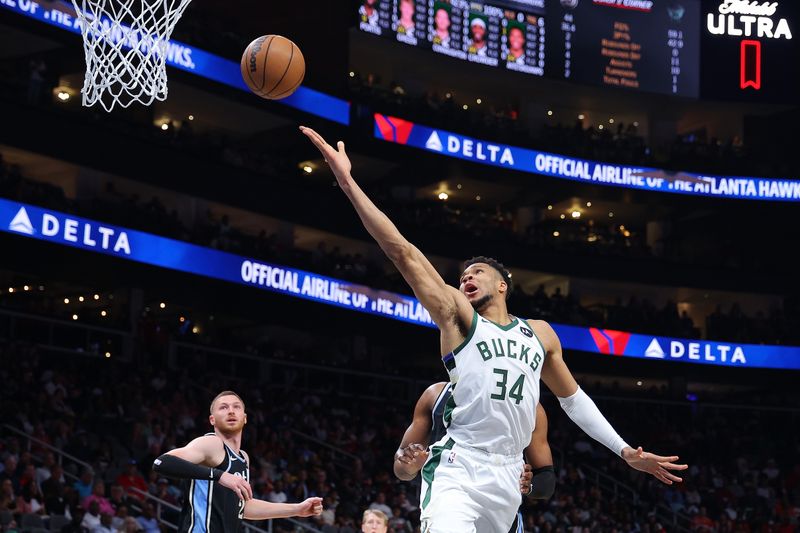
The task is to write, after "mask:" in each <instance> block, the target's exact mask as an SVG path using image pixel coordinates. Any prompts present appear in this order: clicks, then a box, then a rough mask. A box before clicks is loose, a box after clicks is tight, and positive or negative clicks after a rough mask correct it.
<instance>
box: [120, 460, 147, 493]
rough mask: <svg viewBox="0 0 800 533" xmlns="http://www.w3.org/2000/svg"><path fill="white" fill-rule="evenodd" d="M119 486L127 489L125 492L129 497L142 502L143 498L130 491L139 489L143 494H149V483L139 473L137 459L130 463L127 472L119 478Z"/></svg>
mask: <svg viewBox="0 0 800 533" xmlns="http://www.w3.org/2000/svg"><path fill="white" fill-rule="evenodd" d="M117 485H120V486H122V488H123V489H125V492H127V493H128V496H130V497H131V498H136V499H137V500H141V499H142V496H141V495H140V494H138V493H137V492H135V491H132V490H130V489H131V488H134V489H139V490H140V491H142V492H147V482H146V481H145V479H144V477H142V474H141V473H140V472H139V469H138V468H137V466H136V459H131V460H130V461H129V462H128V465H127V467H126V468H125V471H124V472H123V473H122V474H120V475H119V476H118V477H117Z"/></svg>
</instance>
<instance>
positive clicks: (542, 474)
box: [523, 404, 556, 500]
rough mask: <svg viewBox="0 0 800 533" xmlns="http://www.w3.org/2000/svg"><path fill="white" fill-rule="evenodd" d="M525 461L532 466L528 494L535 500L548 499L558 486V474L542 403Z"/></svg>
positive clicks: (537, 409)
mask: <svg viewBox="0 0 800 533" xmlns="http://www.w3.org/2000/svg"><path fill="white" fill-rule="evenodd" d="M524 455H525V461H526V462H527V463H528V464H529V465H530V466H531V469H532V472H531V474H532V477H533V479H532V480H531V487H530V490H529V491H528V492H523V493H524V494H527V495H528V496H530V497H531V498H533V499H534V500H546V499H549V498H550V497H551V496H552V495H553V491H555V488H556V474H555V470H553V453H552V452H551V451H550V443H549V442H547V414H546V413H545V412H544V407H542V404H538V405H536V427H535V428H534V430H533V433H532V434H531V442H530V444H528V447H527V448H525V451H524Z"/></svg>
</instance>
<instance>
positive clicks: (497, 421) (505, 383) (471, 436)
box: [300, 127, 687, 533]
mask: <svg viewBox="0 0 800 533" xmlns="http://www.w3.org/2000/svg"><path fill="white" fill-rule="evenodd" d="M300 129H301V131H302V132H303V133H304V134H305V135H306V136H307V137H308V138H309V139H310V140H311V142H312V143H313V144H314V145H315V146H316V147H317V148H318V149H319V151H320V152H321V153H322V155H323V157H324V158H325V160H326V161H327V162H328V164H329V165H330V167H331V170H332V171H333V173H334V175H335V176H336V180H337V182H338V184H339V187H340V188H341V190H342V192H344V193H345V195H346V196H347V198H348V199H349V200H350V202H351V203H352V205H353V207H354V208H355V210H356V212H357V213H358V216H359V217H360V218H361V221H362V223H363V224H364V227H365V228H366V230H367V231H368V232H369V234H370V235H372V237H373V238H374V239H375V241H376V242H377V243H378V245H379V246H380V247H381V249H382V250H383V251H384V253H385V254H386V255H387V256H388V257H389V259H390V260H391V261H392V262H393V263H394V264H395V266H396V267H397V269H398V270H399V271H400V273H401V274H402V276H403V278H404V279H405V280H406V282H408V284H409V285H410V286H411V288H412V290H413V291H414V294H415V295H416V297H417V298H418V299H419V301H420V302H421V303H422V305H424V306H425V308H426V309H427V310H428V312H429V313H430V315H431V318H432V319H433V321H434V322H435V323H436V325H437V326H439V330H440V349H441V354H442V360H443V362H444V364H445V368H446V369H447V372H448V374H449V376H450V382H451V383H452V384H453V394H452V397H453V408H452V410H451V412H450V423H449V426H448V428H447V434H446V435H445V436H444V437H443V438H442V439H441V440H440V441H439V442H437V443H435V444H434V445H433V446H431V454H430V457H429V458H428V460H427V462H426V464H425V466H424V467H423V485H422V494H423V495H425V494H427V493H430V497H429V498H424V497H423V501H422V502H421V508H422V514H421V521H422V531H423V532H426V533H475V532H480V533H507V532H508V530H509V527H510V526H511V524H512V522H513V521H514V516H515V515H516V511H517V508H518V507H519V504H520V501H521V495H520V491H519V476H520V472H522V469H523V466H522V450H524V449H525V447H526V446H527V445H528V443H529V442H530V438H531V433H532V432H533V429H534V424H535V415H536V405H537V404H538V403H539V380H540V378H541V380H542V381H544V382H545V384H546V385H547V386H548V387H549V388H550V390H551V391H552V392H553V393H554V394H555V395H556V396H557V397H558V399H559V402H560V404H561V407H562V408H563V409H564V411H565V412H566V413H567V414H568V415H569V417H570V418H571V419H572V420H573V421H574V422H575V423H576V424H577V425H578V426H580V427H581V429H583V430H584V431H585V432H586V433H587V434H588V435H589V436H591V437H592V438H594V439H595V440H597V441H598V442H600V443H602V444H603V445H605V446H606V447H608V448H609V449H610V450H611V451H613V452H614V453H616V454H618V455H620V456H621V457H622V458H623V459H624V460H625V461H626V462H627V463H628V464H629V465H630V466H631V467H632V468H635V469H637V470H641V471H643V472H647V473H649V474H652V475H653V476H655V477H656V478H657V479H658V480H660V481H662V482H664V483H667V484H672V483H673V482H674V481H681V479H680V478H679V477H677V476H675V475H674V474H672V473H671V472H670V470H684V469H685V468H687V466H686V465H678V464H675V463H674V461H677V459H678V457H676V456H671V457H661V456H658V455H654V454H652V453H649V452H645V451H644V450H642V448H638V449H634V448H631V447H630V446H628V445H627V444H626V443H625V441H624V440H623V439H622V438H621V437H620V436H619V435H618V434H617V432H616V431H614V428H612V427H611V424H609V423H608V421H607V420H606V419H605V417H604V416H603V415H602V414H601V413H600V411H599V409H598V408H597V406H596V405H595V404H594V402H593V401H592V400H591V399H590V398H589V397H588V396H587V395H586V393H585V392H583V391H582V390H581V389H580V387H578V383H577V382H576V381H575V378H573V377H572V374H571V373H570V371H569V368H567V365H566V363H565V362H564V357H563V354H562V352H561V343H560V342H559V340H558V336H556V334H555V332H554V331H553V328H552V327H550V325H549V324H548V323H547V322H544V321H542V320H523V319H519V318H517V317H515V316H513V315H511V314H509V312H508V309H507V307H506V297H507V295H508V294H509V291H510V289H511V287H512V286H511V275H510V273H509V272H508V271H507V270H506V269H505V268H504V267H503V266H502V265H501V264H500V263H498V262H497V261H495V260H493V259H490V258H486V257H479V258H475V259H473V260H471V261H468V262H467V263H466V264H465V268H464V271H463V273H462V275H461V278H460V281H459V288H458V289H456V288H455V287H451V286H449V285H447V284H446V283H445V282H444V280H443V279H442V277H441V276H440V275H439V273H438V272H437V271H436V269H435V268H434V267H433V265H432V264H431V263H430V261H428V259H427V258H426V257H425V256H424V255H423V254H422V252H420V251H419V249H417V248H416V247H415V246H414V245H413V244H411V243H410V242H408V241H407V240H406V239H405V237H403V235H401V234H400V232H399V231H398V229H397V228H396V227H395V225H394V224H393V223H392V221H391V220H389V218H388V217H387V216H386V215H385V214H384V213H383V212H381V211H380V210H379V209H378V208H377V207H376V206H375V204H373V203H372V201H371V200H370V199H369V198H368V197H367V195H366V194H365V193H364V191H362V190H361V188H360V187H359V186H358V184H357V183H356V182H355V180H354V179H353V176H352V175H351V174H350V170H351V168H352V165H351V163H350V160H349V158H348V157H347V154H346V153H345V148H344V143H343V142H341V141H340V142H339V143H338V146H337V148H334V147H333V146H331V145H329V144H328V143H326V142H325V139H323V138H322V137H321V136H320V135H319V134H318V133H316V132H315V131H314V130H312V129H310V128H306V127H301V128H300Z"/></svg>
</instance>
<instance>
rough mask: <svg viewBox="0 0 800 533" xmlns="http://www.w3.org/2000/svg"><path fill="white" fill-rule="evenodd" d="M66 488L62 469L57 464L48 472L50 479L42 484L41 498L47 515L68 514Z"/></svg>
mask: <svg viewBox="0 0 800 533" xmlns="http://www.w3.org/2000/svg"><path fill="white" fill-rule="evenodd" d="M66 488H67V487H66V484H65V483H64V469H63V468H61V465H59V464H55V465H53V466H52V468H51V470H50V477H49V478H48V479H47V480H46V481H44V483H42V497H43V498H44V506H45V507H46V508H47V512H48V513H50V514H58V515H66V514H68V513H69V504H68V498H67V494H66Z"/></svg>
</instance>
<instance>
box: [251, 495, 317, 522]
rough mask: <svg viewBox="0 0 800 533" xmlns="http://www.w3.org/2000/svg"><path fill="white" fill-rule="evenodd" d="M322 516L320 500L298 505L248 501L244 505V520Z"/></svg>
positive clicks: (313, 499) (306, 501)
mask: <svg viewBox="0 0 800 533" xmlns="http://www.w3.org/2000/svg"><path fill="white" fill-rule="evenodd" d="M320 514H322V498H308V499H307V500H305V501H303V502H300V503H272V502H265V501H264V500H250V501H248V502H247V503H246V504H245V505H244V518H245V519H246V520H269V519H272V518H291V517H293V516H297V517H305V516H319V515H320Z"/></svg>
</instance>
